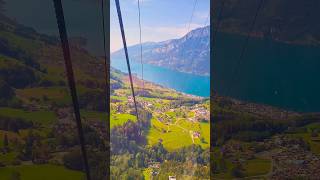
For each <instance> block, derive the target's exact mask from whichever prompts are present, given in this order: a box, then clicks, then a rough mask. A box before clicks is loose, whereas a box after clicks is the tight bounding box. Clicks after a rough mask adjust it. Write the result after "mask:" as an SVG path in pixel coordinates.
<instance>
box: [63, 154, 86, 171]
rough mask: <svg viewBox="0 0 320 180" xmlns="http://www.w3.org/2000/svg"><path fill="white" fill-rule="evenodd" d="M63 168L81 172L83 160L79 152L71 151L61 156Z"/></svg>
mask: <svg viewBox="0 0 320 180" xmlns="http://www.w3.org/2000/svg"><path fill="white" fill-rule="evenodd" d="M63 164H64V166H65V167H67V168H69V169H73V170H83V159H82V155H81V151H80V150H73V151H71V152H69V153H67V154H66V155H64V156H63Z"/></svg>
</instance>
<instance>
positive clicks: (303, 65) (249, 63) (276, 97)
mask: <svg viewBox="0 0 320 180" xmlns="http://www.w3.org/2000/svg"><path fill="white" fill-rule="evenodd" d="M243 42H244V37H243V36H238V35H228V34H219V35H218V36H217V45H216V49H215V51H216V54H215V56H214V57H213V60H212V62H211V63H212V68H213V74H212V75H211V76H212V78H213V79H212V82H213V87H214V89H215V90H216V91H217V92H218V93H219V94H221V95H226V96H231V97H235V98H238V99H242V100H247V101H251V102H257V103H264V104H269V105H273V106H277V107H282V108H286V109H289V110H296V111H303V112H319V111H320V47H312V46H299V45H288V44H285V43H278V42H274V41H271V40H268V39H251V40H250V42H249V45H248V48H247V51H246V53H245V55H244V58H243V59H242V61H240V62H241V63H238V62H239V61H238V60H239V55H240V51H241V48H242V45H243ZM236 64H239V66H238V67H237V68H236V69H237V70H234V69H235V66H236ZM233 72H237V73H235V75H234V76H233V77H231V74H234V73H233Z"/></svg>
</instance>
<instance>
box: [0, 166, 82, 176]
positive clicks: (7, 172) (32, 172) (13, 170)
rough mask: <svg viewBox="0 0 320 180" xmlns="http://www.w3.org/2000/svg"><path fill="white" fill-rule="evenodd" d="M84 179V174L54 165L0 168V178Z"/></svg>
mask: <svg viewBox="0 0 320 180" xmlns="http://www.w3.org/2000/svg"><path fill="white" fill-rule="evenodd" d="M16 176H20V179H21V180H84V179H85V177H84V174H83V173H82V172H79V171H73V170H68V169H66V168H64V167H63V166H56V165H21V166H9V167H3V168H0V179H1V180H11V179H14V177H16Z"/></svg>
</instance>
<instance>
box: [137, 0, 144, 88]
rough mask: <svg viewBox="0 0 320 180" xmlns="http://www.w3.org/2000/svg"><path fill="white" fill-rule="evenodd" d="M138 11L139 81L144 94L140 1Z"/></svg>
mask: <svg viewBox="0 0 320 180" xmlns="http://www.w3.org/2000/svg"><path fill="white" fill-rule="evenodd" d="M138 11H139V32H140V38H139V39H140V62H141V79H142V93H144V80H143V60H142V30H141V8H140V0H138Z"/></svg>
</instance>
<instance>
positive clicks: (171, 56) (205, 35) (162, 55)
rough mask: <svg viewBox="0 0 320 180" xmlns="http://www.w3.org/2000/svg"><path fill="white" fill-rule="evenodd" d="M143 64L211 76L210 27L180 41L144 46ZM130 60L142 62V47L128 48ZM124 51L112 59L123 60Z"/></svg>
mask: <svg viewBox="0 0 320 180" xmlns="http://www.w3.org/2000/svg"><path fill="white" fill-rule="evenodd" d="M142 46H143V47H142V48H143V54H142V56H143V62H144V63H147V64H153V65H157V66H162V67H166V68H170V69H173V70H177V71H180V72H187V73H193V74H199V75H209V73H210V72H209V70H210V61H209V59H210V26H206V27H202V28H197V29H194V30H192V31H191V32H189V33H187V34H186V35H185V36H183V37H182V38H179V39H172V40H167V41H163V42H158V43H156V42H147V43H144V44H142ZM128 51H129V55H130V58H131V59H133V60H135V61H137V62H140V45H139V44H138V45H134V46H130V47H129V48H128ZM123 57H124V54H123V49H121V50H119V51H116V52H114V53H113V54H112V58H123Z"/></svg>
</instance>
